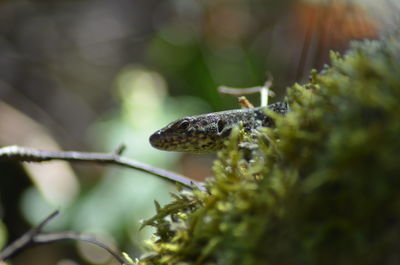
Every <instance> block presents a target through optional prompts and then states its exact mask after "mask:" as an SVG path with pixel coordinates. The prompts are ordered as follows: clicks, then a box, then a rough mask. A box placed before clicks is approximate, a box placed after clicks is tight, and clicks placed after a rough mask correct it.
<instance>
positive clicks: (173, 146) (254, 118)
mask: <svg viewBox="0 0 400 265" xmlns="http://www.w3.org/2000/svg"><path fill="white" fill-rule="evenodd" d="M267 109H268V110H272V111H274V112H276V113H278V114H282V115H284V114H286V113H287V112H288V111H289V105H288V103H287V102H284V101H280V102H276V103H273V104H271V105H268V106H262V107H256V108H247V109H235V110H226V111H221V112H212V113H207V114H202V115H197V116H188V117H183V118H181V119H178V120H176V121H173V122H171V123H170V124H168V125H167V126H165V127H164V128H162V129H160V130H158V131H156V132H155V133H153V134H152V135H151V136H150V139H149V140H150V144H151V145H152V146H153V147H155V148H157V149H161V150H165V151H178V152H188V153H212V152H217V151H218V150H220V149H221V148H222V147H223V146H224V141H225V140H227V139H228V137H229V135H230V133H231V131H232V129H233V128H234V127H235V126H238V125H239V124H240V123H242V125H243V128H244V129H245V130H246V131H251V130H253V129H257V128H259V127H273V126H274V121H273V119H272V118H271V117H269V116H268V115H267V114H266V110H267Z"/></svg>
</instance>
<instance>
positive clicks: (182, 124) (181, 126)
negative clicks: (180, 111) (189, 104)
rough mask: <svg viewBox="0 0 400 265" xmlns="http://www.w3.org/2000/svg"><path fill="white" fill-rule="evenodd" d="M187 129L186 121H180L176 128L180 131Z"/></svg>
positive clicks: (187, 123)
mask: <svg viewBox="0 0 400 265" xmlns="http://www.w3.org/2000/svg"><path fill="white" fill-rule="evenodd" d="M188 127H189V122H188V121H187V120H184V121H182V122H181V123H180V124H179V125H178V128H179V129H182V130H186V129H187V128H188Z"/></svg>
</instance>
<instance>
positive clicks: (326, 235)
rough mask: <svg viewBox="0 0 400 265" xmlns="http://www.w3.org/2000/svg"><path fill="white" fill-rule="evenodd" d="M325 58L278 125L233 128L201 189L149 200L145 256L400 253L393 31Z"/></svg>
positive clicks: (397, 55)
mask: <svg viewBox="0 0 400 265" xmlns="http://www.w3.org/2000/svg"><path fill="white" fill-rule="evenodd" d="M331 58H332V66H331V67H327V68H325V69H324V70H323V71H322V72H321V73H317V72H315V71H313V72H312V73H311V80H310V82H309V83H308V84H306V85H304V86H301V85H294V86H292V87H291V88H289V89H288V95H287V100H288V102H289V103H290V106H291V108H292V111H291V112H290V113H289V114H288V115H286V116H285V117H280V116H278V115H274V114H273V113H271V115H274V117H275V120H276V128H273V129H263V130H262V131H261V132H260V133H259V134H258V135H257V137H249V136H248V135H245V134H244V133H243V132H240V131H239V129H238V130H236V131H235V132H234V133H233V135H232V136H231V139H230V141H229V142H228V143H227V147H226V149H224V150H222V151H221V152H220V153H219V154H218V159H217V161H216V162H215V165H214V172H215V178H214V179H210V180H209V181H208V183H207V187H208V190H209V192H202V191H194V192H180V193H179V194H178V195H175V200H174V201H173V202H172V203H171V204H169V205H166V206H164V207H159V206H157V209H158V214H157V216H155V217H154V218H152V219H150V220H149V221H147V222H146V223H145V224H147V225H153V226H155V227H156V228H157V237H156V239H154V240H152V241H150V243H149V245H150V251H149V253H147V255H146V257H145V258H143V259H142V260H141V261H140V263H141V264H168V265H170V264H171V265H172V264H220V265H225V264H226V265H228V264H229V265H230V264H235V265H238V264H243V265H245V264H246V265H253V264H395V263H398V262H399V260H400V37H399V36H398V34H397V35H392V36H390V37H387V38H385V39H383V40H382V41H365V42H362V43H354V45H353V46H352V48H351V49H350V50H349V52H348V53H347V54H346V55H345V56H344V57H341V56H340V55H339V54H336V53H332V54H331ZM254 143H256V144H257V147H258V148H257V149H256V150H254V149H252V148H248V146H251V145H253V146H254Z"/></svg>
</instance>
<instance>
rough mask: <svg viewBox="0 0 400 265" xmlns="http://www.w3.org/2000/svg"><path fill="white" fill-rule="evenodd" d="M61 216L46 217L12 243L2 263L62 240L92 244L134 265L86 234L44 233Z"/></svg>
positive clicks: (56, 212) (3, 251)
mask: <svg viewBox="0 0 400 265" xmlns="http://www.w3.org/2000/svg"><path fill="white" fill-rule="evenodd" d="M58 214H59V211H58V210H57V211H54V212H53V213H51V214H50V215H49V216H48V217H46V218H45V219H44V220H43V221H42V222H40V223H39V224H38V225H37V226H36V227H33V228H32V229H30V230H29V231H27V232H26V233H25V234H23V235H22V236H21V237H20V238H18V239H17V240H15V241H14V242H12V243H11V244H10V245H8V246H7V247H6V248H4V249H3V250H2V251H1V252H0V261H5V260H7V259H10V258H11V257H13V256H14V255H16V254H17V253H18V252H20V251H21V250H23V249H24V248H27V247H29V246H31V245H34V244H48V243H51V242H56V241H61V240H78V241H85V242H89V243H92V244H94V245H96V246H98V247H101V248H103V249H104V250H106V251H107V252H108V253H110V254H111V255H112V256H113V257H114V258H115V259H116V260H118V262H119V263H121V264H128V265H133V264H132V262H130V261H129V260H127V259H126V258H125V257H123V256H122V255H120V254H118V253H117V252H116V251H114V250H113V249H112V248H111V247H109V246H107V245H106V244H104V243H102V242H100V241H98V240H97V239H96V238H95V237H93V236H90V235H85V234H79V233H75V232H57V233H42V229H43V227H44V226H45V225H46V224H47V223H48V222H49V221H50V220H51V219H53V218H54V217H55V216H57V215H58Z"/></svg>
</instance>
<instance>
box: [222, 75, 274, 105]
mask: <svg viewBox="0 0 400 265" xmlns="http://www.w3.org/2000/svg"><path fill="white" fill-rule="evenodd" d="M272 81H273V78H272V75H271V74H268V80H267V81H266V82H265V83H264V85H263V86H255V87H249V88H234V87H227V86H220V87H218V92H219V93H221V94H228V95H234V96H241V95H248V94H254V93H260V95H261V106H267V105H268V97H269V96H271V97H274V96H275V93H274V92H273V91H271V90H270V88H271V86H272Z"/></svg>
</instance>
